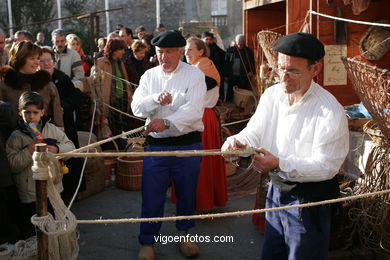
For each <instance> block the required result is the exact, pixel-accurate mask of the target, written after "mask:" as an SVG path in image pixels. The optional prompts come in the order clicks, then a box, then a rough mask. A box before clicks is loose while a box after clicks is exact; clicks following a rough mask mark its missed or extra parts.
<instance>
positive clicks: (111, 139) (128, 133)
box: [57, 126, 145, 158]
mask: <svg viewBox="0 0 390 260" xmlns="http://www.w3.org/2000/svg"><path fill="white" fill-rule="evenodd" d="M144 128H145V127H144V126H141V127H138V128H135V129H133V130H130V131H127V132H123V133H121V134H119V135H116V136H113V137H110V138H107V139H104V140H101V141H99V142H96V143H93V144H89V145H86V146H84V147H80V148H78V149H75V150H73V151H70V152H67V153H59V154H57V157H60V158H61V156H62V157H73V156H72V155H71V154H72V153H79V152H83V151H86V150H88V149H90V148H94V147H97V146H99V145H101V144H105V143H108V142H111V141H113V140H115V139H118V138H120V137H125V136H128V135H131V134H134V133H138V132H141V131H144ZM80 157H83V156H80Z"/></svg>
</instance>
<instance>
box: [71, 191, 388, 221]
mask: <svg viewBox="0 0 390 260" xmlns="http://www.w3.org/2000/svg"><path fill="white" fill-rule="evenodd" d="M389 193H390V189H388V190H383V191H377V192H372V193H367V194H359V195H354V196H348V197H344V198H338V199H331V200H323V201H318V202H310V203H304V204H299V205H290V206H283V207H277V208H266V209H254V210H244V211H235V212H225V213H215V214H201V215H191V216H172V217H156V218H124V219H96V220H77V223H78V224H117V223H141V222H160V221H176V220H183V219H207V218H212V219H214V218H223V217H232V216H236V217H237V216H239V217H241V216H244V215H251V214H255V213H265V212H272V211H279V210H288V209H296V208H307V207H315V206H320V205H324V204H334V203H339V202H345V201H349V200H356V199H362V198H367V197H371V196H379V195H384V194H389Z"/></svg>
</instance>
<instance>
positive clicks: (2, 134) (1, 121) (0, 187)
mask: <svg viewBox="0 0 390 260" xmlns="http://www.w3.org/2000/svg"><path fill="white" fill-rule="evenodd" d="M17 121H18V112H17V110H16V107H15V106H14V105H12V104H11V103H9V102H3V101H1V100H0V167H1V170H0V244H3V243H15V242H16V241H18V240H19V239H22V237H20V229H19V228H18V219H19V218H18V214H19V212H20V201H19V198H18V194H17V191H16V187H15V185H14V183H13V180H12V173H11V168H10V165H9V162H8V159H7V154H6V152H5V142H6V140H7V138H8V137H9V135H10V134H11V132H12V131H13V130H14V129H15V128H16V124H17Z"/></svg>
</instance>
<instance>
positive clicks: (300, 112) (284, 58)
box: [222, 33, 349, 260]
mask: <svg viewBox="0 0 390 260" xmlns="http://www.w3.org/2000/svg"><path fill="white" fill-rule="evenodd" d="M273 49H274V50H275V51H277V52H279V54H278V67H277V68H275V69H276V71H277V72H278V74H279V78H280V83H279V84H276V85H274V86H272V87H270V88H268V89H267V90H266V91H265V92H264V94H263V95H262V96H261V99H260V102H259V105H258V108H257V110H256V112H255V114H254V115H253V117H252V118H251V120H250V121H249V123H248V125H247V127H246V128H245V129H244V130H242V131H241V132H240V133H239V134H237V135H235V136H232V137H229V138H228V139H227V140H226V142H225V143H224V145H223V146H222V150H224V151H225V150H232V149H237V148H243V147H246V146H248V145H249V146H251V147H254V148H255V150H256V151H257V152H258V155H255V156H254V158H253V167H254V169H255V170H257V171H258V172H259V173H260V174H268V175H269V176H270V179H271V183H270V185H269V188H268V193H267V199H266V207H267V208H275V207H283V206H287V205H299V204H301V203H305V202H315V201H322V200H327V199H333V198H337V197H338V196H339V187H338V183H337V179H336V174H337V173H338V170H339V168H340V166H341V164H342V163H343V161H344V159H345V157H346V155H347V153H348V150H349V143H348V142H349V137H348V136H349V132H348V126H347V119H346V116H345V113H344V109H343V107H342V106H341V105H340V104H339V103H338V102H337V100H336V98H335V97H334V96H333V95H332V94H330V93H329V92H328V91H326V90H325V89H323V88H322V87H321V86H320V85H318V84H317V83H315V82H314V81H313V78H315V77H316V76H317V75H318V74H319V73H320V72H321V69H322V64H321V62H320V59H322V57H323V56H324V55H325V52H324V47H323V45H322V43H321V42H320V41H319V40H318V39H317V38H316V37H314V36H313V35H311V34H307V33H293V34H289V35H287V36H285V37H282V38H280V39H278V40H277V41H276V42H275V43H274V45H273ZM257 147H261V148H257ZM330 224H331V206H330V205H320V206H316V207H310V208H302V209H297V208H295V209H288V210H281V211H274V212H267V213H266V222H265V233H264V244H263V249H262V257H261V259H263V260H267V259H324V260H325V259H327V253H328V246H329V239H330Z"/></svg>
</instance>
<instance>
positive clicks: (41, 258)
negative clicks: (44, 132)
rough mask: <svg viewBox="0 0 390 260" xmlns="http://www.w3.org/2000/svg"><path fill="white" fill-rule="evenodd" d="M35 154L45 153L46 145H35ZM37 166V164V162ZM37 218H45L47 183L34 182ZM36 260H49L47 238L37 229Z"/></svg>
mask: <svg viewBox="0 0 390 260" xmlns="http://www.w3.org/2000/svg"><path fill="white" fill-rule="evenodd" d="M35 151H36V152H46V144H36V145H35ZM38 165H40V164H39V162H38ZM35 190H36V210H37V216H38V217H43V216H47V181H46V180H44V181H42V180H35ZM37 241H38V260H49V237H48V236H47V235H46V234H45V233H43V232H42V231H41V230H40V229H39V228H37Z"/></svg>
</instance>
